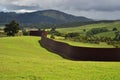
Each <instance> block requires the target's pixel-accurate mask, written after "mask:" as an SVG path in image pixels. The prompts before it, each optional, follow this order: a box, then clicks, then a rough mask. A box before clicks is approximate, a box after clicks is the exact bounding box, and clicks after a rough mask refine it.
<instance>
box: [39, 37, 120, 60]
mask: <svg viewBox="0 0 120 80" xmlns="http://www.w3.org/2000/svg"><path fill="white" fill-rule="evenodd" d="M40 44H41V45H42V46H43V47H44V48H46V49H48V50H49V51H52V52H54V53H56V54H59V55H61V56H62V57H64V58H67V59H71V60H84V61H120V48H86V47H77V46H70V45H69V44H66V43H63V42H58V41H54V40H52V39H49V38H46V37H44V36H43V37H42V39H41V41H40Z"/></svg>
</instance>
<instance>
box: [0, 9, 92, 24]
mask: <svg viewBox="0 0 120 80" xmlns="http://www.w3.org/2000/svg"><path fill="white" fill-rule="evenodd" d="M11 20H16V21H18V22H19V23H21V24H39V23H55V24H56V23H57V24H61V23H68V22H80V21H91V19H88V18H85V17H78V16H73V15H70V14H66V13H64V12H60V11H57V10H43V11H36V12H31V13H19V14H18V13H15V12H7V13H5V12H0V23H8V22H10V21H11Z"/></svg>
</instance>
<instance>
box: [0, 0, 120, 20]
mask: <svg viewBox="0 0 120 80" xmlns="http://www.w3.org/2000/svg"><path fill="white" fill-rule="evenodd" d="M46 9H55V10H60V11H63V12H66V13H69V14H73V15H76V16H85V17H88V18H92V19H112V20H114V19H120V0H0V11H5V12H8V11H12V12H13V11H15V12H32V11H36V10H46Z"/></svg>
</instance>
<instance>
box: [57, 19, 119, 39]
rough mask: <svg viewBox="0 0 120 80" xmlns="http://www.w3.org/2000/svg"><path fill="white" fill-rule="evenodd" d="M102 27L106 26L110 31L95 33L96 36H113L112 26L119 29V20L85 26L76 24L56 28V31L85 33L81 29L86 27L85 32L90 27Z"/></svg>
mask: <svg viewBox="0 0 120 80" xmlns="http://www.w3.org/2000/svg"><path fill="white" fill-rule="evenodd" d="M102 27H106V28H107V29H108V30H110V32H105V33H99V34H96V35H97V36H105V37H106V36H108V37H112V38H113V37H115V35H114V32H113V31H112V29H113V28H117V29H118V30H120V21H117V22H112V23H99V24H88V25H85V26H78V27H73V28H58V29H57V31H59V32H61V33H71V32H79V33H82V34H85V32H84V31H83V30H84V29H86V32H87V31H89V30H91V29H92V28H102ZM82 34H81V35H82Z"/></svg>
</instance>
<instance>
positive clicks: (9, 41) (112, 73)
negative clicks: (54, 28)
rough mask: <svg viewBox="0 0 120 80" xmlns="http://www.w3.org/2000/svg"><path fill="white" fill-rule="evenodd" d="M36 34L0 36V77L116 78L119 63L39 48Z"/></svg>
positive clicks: (20, 79) (33, 79)
mask: <svg viewBox="0 0 120 80" xmlns="http://www.w3.org/2000/svg"><path fill="white" fill-rule="evenodd" d="M38 40H40V38H39V37H6V38H0V80H119V79H120V76H119V74H120V63H119V62H92V61H71V60H66V59H63V58H61V57H60V56H58V55H56V54H54V53H51V52H48V51H47V50H46V49H44V48H42V47H41V46H40V45H39V43H38Z"/></svg>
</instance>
